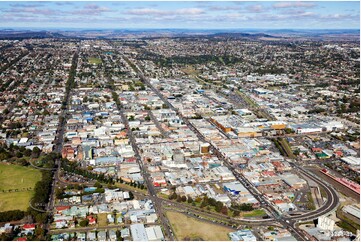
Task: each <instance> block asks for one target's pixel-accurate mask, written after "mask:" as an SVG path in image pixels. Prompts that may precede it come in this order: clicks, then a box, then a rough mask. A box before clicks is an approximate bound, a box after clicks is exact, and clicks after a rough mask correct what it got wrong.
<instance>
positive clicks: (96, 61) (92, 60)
mask: <svg viewBox="0 0 361 242" xmlns="http://www.w3.org/2000/svg"><path fill="white" fill-rule="evenodd" d="M88 61H89V63H90V64H101V63H102V60H101V59H99V58H96V57H89V58H88Z"/></svg>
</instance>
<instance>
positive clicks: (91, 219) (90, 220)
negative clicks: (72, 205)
mask: <svg viewBox="0 0 361 242" xmlns="http://www.w3.org/2000/svg"><path fill="white" fill-rule="evenodd" d="M86 218H87V219H88V221H89V225H95V224H96V223H97V220H96V219H95V218H94V217H93V216H91V215H89V216H87V217H86Z"/></svg>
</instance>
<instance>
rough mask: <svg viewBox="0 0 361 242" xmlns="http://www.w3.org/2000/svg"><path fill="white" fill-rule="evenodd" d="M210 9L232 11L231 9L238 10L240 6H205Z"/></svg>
mask: <svg viewBox="0 0 361 242" xmlns="http://www.w3.org/2000/svg"><path fill="white" fill-rule="evenodd" d="M207 9H208V10H210V11H233V10H240V9H241V7H239V6H209V7H207Z"/></svg>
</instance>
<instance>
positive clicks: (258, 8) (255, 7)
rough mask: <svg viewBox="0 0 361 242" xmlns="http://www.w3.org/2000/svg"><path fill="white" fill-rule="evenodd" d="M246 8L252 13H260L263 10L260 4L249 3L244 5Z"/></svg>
mask: <svg viewBox="0 0 361 242" xmlns="http://www.w3.org/2000/svg"><path fill="white" fill-rule="evenodd" d="M246 9H247V11H248V12H252V13H260V12H264V11H265V8H264V7H263V6H262V5H261V4H256V5H249V6H247V7H246Z"/></svg>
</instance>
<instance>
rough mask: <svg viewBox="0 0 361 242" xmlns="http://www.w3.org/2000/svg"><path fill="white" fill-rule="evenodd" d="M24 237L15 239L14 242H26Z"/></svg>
mask: <svg viewBox="0 0 361 242" xmlns="http://www.w3.org/2000/svg"><path fill="white" fill-rule="evenodd" d="M26 240H27V239H26V237H20V238H17V239H16V241H26Z"/></svg>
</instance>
